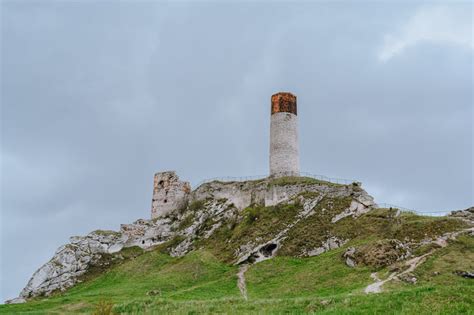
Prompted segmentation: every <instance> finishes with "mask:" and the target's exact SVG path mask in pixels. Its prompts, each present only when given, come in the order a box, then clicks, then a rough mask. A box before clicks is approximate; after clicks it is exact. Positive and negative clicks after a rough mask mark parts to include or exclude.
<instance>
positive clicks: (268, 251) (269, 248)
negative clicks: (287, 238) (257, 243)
mask: <svg viewBox="0 0 474 315" xmlns="http://www.w3.org/2000/svg"><path fill="white" fill-rule="evenodd" d="M276 248H277V244H274V243H270V244H267V245H265V246H263V247H262V248H260V253H262V255H263V256H265V257H270V256H272V254H273V251H274V250H275V249H276Z"/></svg>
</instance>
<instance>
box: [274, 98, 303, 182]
mask: <svg viewBox="0 0 474 315" xmlns="http://www.w3.org/2000/svg"><path fill="white" fill-rule="evenodd" d="M271 106H272V113H271V121H270V176H273V177H281V176H299V173H300V161H299V152H298V151H299V148H298V117H297V111H296V96H295V95H293V94H291V93H287V92H280V93H277V94H274V95H272V99H271Z"/></svg>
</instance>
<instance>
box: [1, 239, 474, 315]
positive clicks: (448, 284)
mask: <svg viewBox="0 0 474 315" xmlns="http://www.w3.org/2000/svg"><path fill="white" fill-rule="evenodd" d="M349 245H351V244H347V246H349ZM347 246H346V247H347ZM343 251H344V248H339V249H336V250H332V251H329V252H327V253H325V254H322V255H320V256H317V257H311V258H293V257H285V256H278V257H275V258H274V259H271V260H267V261H264V262H261V263H258V264H256V265H253V266H252V267H251V268H250V269H249V270H248V271H247V273H246V280H247V289H248V296H249V300H248V301H246V300H244V299H243V298H242V297H241V295H240V292H239V290H238V288H237V285H236V283H237V277H236V273H237V267H236V266H232V265H229V264H226V263H222V262H221V261H219V260H218V259H217V258H216V257H215V256H214V255H213V254H211V253H210V252H209V251H206V250H197V251H194V252H191V253H189V254H188V255H186V256H184V257H181V258H173V257H170V256H169V255H167V254H165V253H162V252H160V251H159V250H155V251H151V252H145V253H144V254H142V255H140V256H138V257H135V258H133V257H132V258H130V259H128V260H126V261H125V262H123V263H122V264H120V265H117V266H114V267H113V268H111V269H110V270H108V271H106V272H105V273H102V274H100V275H98V276H97V277H95V278H92V279H89V280H87V281H85V282H83V283H81V284H79V285H77V286H75V287H74V288H72V289H70V290H68V291H67V292H65V293H62V294H57V295H55V296H52V297H48V298H42V299H37V300H34V301H31V302H28V303H26V304H19V305H1V306H0V313H2V314H17V313H28V314H43V313H56V314H64V313H93V312H94V311H96V310H97V309H98V306H97V305H99V304H100V303H102V304H109V305H110V306H113V312H115V313H132V314H141V313H149V314H151V313H157V314H206V313H208V314H209V313H227V314H233V313H246V314H248V313H254V314H258V313H292V314H293V313H294V314H298V313H318V314H319V313H320V314H382V313H387V314H469V313H473V310H474V307H473V305H474V299H473V297H474V283H473V280H472V279H465V278H462V277H460V276H458V275H455V274H454V273H453V272H454V271H455V270H458V269H462V270H467V269H469V268H470V270H472V269H473V267H474V266H473V262H474V240H473V237H472V236H463V237H460V238H459V239H458V240H457V241H453V242H451V243H450V245H449V246H448V247H446V248H442V249H440V250H438V251H437V252H436V253H435V254H434V255H432V256H431V257H430V258H429V259H428V261H426V262H425V263H424V264H423V265H421V266H420V267H419V268H418V269H417V270H416V272H415V273H416V276H417V278H418V279H419V280H418V282H417V283H416V284H406V283H404V282H390V283H388V284H387V285H386V286H385V287H384V289H385V291H384V292H382V293H380V294H370V295H367V294H365V293H364V292H363V289H364V288H365V287H366V286H367V285H368V284H370V283H371V282H372V280H371V279H370V273H371V270H369V269H368V268H367V267H356V268H353V269H352V268H349V267H347V266H346V265H345V264H344V262H343V260H342V259H341V254H342V253H343ZM385 273H386V270H381V271H379V274H380V275H383V274H385ZM435 274H436V276H435Z"/></svg>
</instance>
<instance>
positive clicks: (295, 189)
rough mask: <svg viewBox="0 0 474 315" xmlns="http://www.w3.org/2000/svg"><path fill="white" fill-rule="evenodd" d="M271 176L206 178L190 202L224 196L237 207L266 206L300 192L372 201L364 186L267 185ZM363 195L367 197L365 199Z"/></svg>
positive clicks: (286, 199)
mask: <svg viewBox="0 0 474 315" xmlns="http://www.w3.org/2000/svg"><path fill="white" fill-rule="evenodd" d="M269 181H271V179H265V180H261V181H248V182H217V181H216V182H210V183H206V184H203V185H201V186H199V187H198V188H196V189H195V190H194V191H193V192H192V194H191V197H190V198H191V199H190V200H191V202H192V201H196V200H206V199H216V200H217V199H227V200H228V201H229V202H230V203H233V204H234V206H235V207H236V208H237V209H239V210H242V209H245V208H246V207H248V206H250V205H252V204H259V205H263V206H266V207H269V206H274V205H276V204H279V203H281V202H285V201H288V200H290V199H291V198H293V197H295V196H296V195H298V194H299V193H302V192H318V193H321V194H325V195H327V196H331V197H347V196H355V197H357V198H359V197H360V199H361V200H363V201H361V202H362V203H364V205H369V204H372V203H373V198H372V197H370V196H368V195H367V193H366V192H365V191H364V190H359V189H354V186H353V185H340V186H326V185H317V184H290V185H269ZM365 199H367V200H368V201H367V202H366V201H365Z"/></svg>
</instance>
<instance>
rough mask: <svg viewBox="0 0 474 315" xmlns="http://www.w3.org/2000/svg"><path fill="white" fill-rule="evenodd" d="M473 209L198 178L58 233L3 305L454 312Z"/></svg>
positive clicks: (271, 181) (465, 298)
mask: <svg viewBox="0 0 474 315" xmlns="http://www.w3.org/2000/svg"><path fill="white" fill-rule="evenodd" d="M473 231H474V208H470V209H467V210H463V211H454V212H452V213H451V214H450V215H448V216H442V217H431V216H421V215H417V214H415V213H410V212H404V211H400V210H399V209H395V208H388V209H387V208H379V207H378V206H377V204H376V203H375V202H374V199H373V198H372V197H371V196H370V195H369V194H368V193H367V192H366V191H365V190H364V189H363V188H362V187H361V184H360V183H352V184H348V185H342V184H334V183H331V182H326V181H321V180H317V179H314V178H310V177H282V178H265V179H260V180H255V181H245V182H220V181H213V182H209V183H205V184H203V185H201V186H199V187H198V188H196V189H195V190H193V191H192V192H190V198H189V200H187V202H186V204H183V205H182V206H180V207H178V208H176V209H173V210H172V211H170V212H168V213H166V215H164V216H161V217H157V218H155V219H152V220H143V219H141V220H137V221H136V222H134V223H132V224H123V225H122V226H121V228H120V231H102V230H97V231H94V232H91V233H90V234H88V235H86V236H75V237H71V239H70V243H69V244H66V245H64V246H61V247H60V248H59V249H58V250H57V251H56V253H55V254H54V256H53V258H52V259H51V260H50V261H49V262H47V263H46V264H45V265H43V266H42V267H41V268H40V269H38V271H36V272H35V274H34V275H33V276H32V278H31V280H30V281H29V283H28V284H27V286H26V287H25V288H24V289H23V291H22V292H21V293H20V297H19V298H17V299H15V300H14V301H11V302H15V303H17V302H26V303H22V304H10V305H2V306H0V312H2V313H20V312H35V313H42V312H60V313H61V312H62V313H64V312H67V313H74V312H77V313H90V312H92V311H94V310H96V311H97V310H99V309H107V308H113V312H116V313H143V312H159V313H216V312H217V313H219V312H220V313H231V312H243V313H252V312H255V313H258V312H307V313H312V312H321V313H367V312H382V311H390V312H401V313H415V312H417V313H426V314H428V313H430V314H432V313H443V314H446V313H451V314H459V313H466V312H468V311H469V310H470V309H472V306H473V302H474V301H473V298H472V296H474V286H473V284H472V281H473V280H472V277H473V273H472V272H473V270H474V264H473V261H474V237H473V236H474V232H473Z"/></svg>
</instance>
